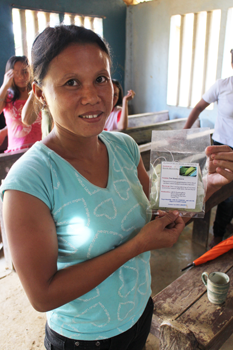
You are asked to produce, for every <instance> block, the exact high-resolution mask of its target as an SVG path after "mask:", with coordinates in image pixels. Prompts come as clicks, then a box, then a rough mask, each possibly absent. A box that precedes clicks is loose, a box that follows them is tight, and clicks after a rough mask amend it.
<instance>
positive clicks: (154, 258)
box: [0, 211, 233, 350]
mask: <svg viewBox="0 0 233 350" xmlns="http://www.w3.org/2000/svg"><path fill="white" fill-rule="evenodd" d="M214 214H215V212H214V211H213V214H212V222H213V218H214ZM212 222H211V226H212ZM191 236H192V225H189V226H187V227H186V228H185V229H184V231H183V232H182V234H181V236H180V238H179V240H178V242H177V243H176V244H175V245H174V247H172V248H169V249H160V250H157V251H152V253H151V273H152V295H155V294H157V293H158V292H160V291H161V290H162V289H163V288H165V287H166V286H167V285H168V284H170V283H171V282H172V281H173V280H175V279H176V278H177V277H179V276H180V275H181V274H182V272H181V269H182V268H183V267H185V266H187V265H188V264H189V263H191V262H192V261H193V260H195V259H196V258H197V257H198V256H200V255H201V254H203V253H204V251H205V250H204V248H202V247H200V246H199V245H198V244H195V243H193V242H192V240H191ZM210 239H211V233H210ZM0 257H1V256H0ZM1 274H4V259H3V258H0V278H1ZM10 278H12V276H9V279H10ZM7 280H8V277H5V278H4V279H2V280H1V283H7ZM21 297H22V294H21ZM7 302H9V300H8V301H7ZM14 302H16V301H15V300H14ZM42 321H43V322H44V320H42ZM232 344H233V336H231V337H230V338H229V339H228V340H227V341H226V342H225V344H224V345H223V346H222V347H221V350H232V349H233V345H232ZM35 346H37V347H36V348H37V349H38V350H40V349H44V347H43V344H42V342H41V344H39V345H38V344H37V345H36V344H35ZM18 348H19V349H21V347H20V346H19V347H18ZM9 349H10V348H9ZM30 349H34V347H32V348H31V347H30ZM4 350H5V349H4ZM23 350H28V349H23ZM119 350H120V349H119ZM146 350H159V341H158V339H157V338H155V337H154V336H153V335H150V336H149V338H148V341H147V344H146Z"/></svg>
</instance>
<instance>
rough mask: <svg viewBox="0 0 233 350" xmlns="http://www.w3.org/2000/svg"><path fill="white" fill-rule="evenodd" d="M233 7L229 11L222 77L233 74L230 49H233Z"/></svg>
mask: <svg viewBox="0 0 233 350" xmlns="http://www.w3.org/2000/svg"><path fill="white" fill-rule="evenodd" d="M232 32H233V7H232V8H229V10H228V12H227V24H226V33H225V42H224V51H223V64H222V79H224V78H228V77H230V76H232V75H233V71H232V67H231V55H230V51H231V49H233V37H232Z"/></svg>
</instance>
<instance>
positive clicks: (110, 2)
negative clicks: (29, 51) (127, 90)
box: [0, 0, 126, 84]
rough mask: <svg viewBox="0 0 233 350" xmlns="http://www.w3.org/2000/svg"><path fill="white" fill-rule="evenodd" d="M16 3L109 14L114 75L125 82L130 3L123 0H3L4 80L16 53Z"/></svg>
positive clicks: (0, 70) (0, 59)
mask: <svg viewBox="0 0 233 350" xmlns="http://www.w3.org/2000/svg"><path fill="white" fill-rule="evenodd" d="M12 3H14V6H15V7H17V6H19V7H24V8H28V9H40V10H47V11H50V12H52V11H56V12H60V13H61V14H62V13H64V12H69V13H75V14H82V15H86V16H88V15H96V16H104V17H106V18H105V19H104V20H103V34H104V38H105V39H106V40H107V42H108V43H109V45H110V47H111V50H112V58H113V69H112V73H113V77H114V78H115V79H119V80H120V81H121V83H122V84H123V83H124V67H125V22H126V5H125V3H124V2H123V0H49V1H48V0H14V1H12V0H0V47H1V50H0V84H2V81H3V76H4V72H5V65H6V62H7V60H8V58H9V57H10V56H12V55H14V54H15V53H14V37H13V30H12V20H11V4H12Z"/></svg>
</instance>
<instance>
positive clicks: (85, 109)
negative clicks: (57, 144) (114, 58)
mask: <svg viewBox="0 0 233 350" xmlns="http://www.w3.org/2000/svg"><path fill="white" fill-rule="evenodd" d="M37 96H38V95H37ZM43 98H45V100H46V103H47V105H48V107H49V110H50V113H51V114H52V116H53V119H54V123H55V125H56V127H57V129H58V130H60V131H62V132H63V133H69V134H70V133H71V134H75V135H77V136H81V137H89V136H96V135H98V134H99V133H100V132H101V131H102V130H103V129H104V125H105V121H106V119H107V117H108V116H109V114H110V112H111V110H112V101H113V86H112V82H111V74H110V62H109V58H108V56H107V54H106V53H105V52H103V51H102V50H101V49H100V48H99V47H98V46H97V45H91V44H86V45H80V44H72V45H70V46H68V47H67V48H66V49H64V50H63V51H62V52H61V53H60V54H59V55H58V56H56V57H55V58H54V59H53V60H52V61H51V63H50V65H49V69H48V72H47V75H46V76H45V78H44V80H43V84H42V94H41V99H43ZM41 99H40V101H42V100H41Z"/></svg>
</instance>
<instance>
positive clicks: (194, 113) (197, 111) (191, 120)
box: [184, 99, 209, 129]
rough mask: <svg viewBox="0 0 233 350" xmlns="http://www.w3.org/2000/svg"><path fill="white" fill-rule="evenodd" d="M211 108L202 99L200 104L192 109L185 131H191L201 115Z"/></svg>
mask: <svg viewBox="0 0 233 350" xmlns="http://www.w3.org/2000/svg"><path fill="white" fill-rule="evenodd" d="M207 106H209V103H207V102H206V101H204V100H203V99H201V100H200V101H199V102H198V104H197V105H196V106H195V107H194V108H193V109H192V111H191V113H190V114H189V117H188V119H187V121H186V123H185V125H184V129H189V128H191V127H192V125H193V124H194V122H195V121H196V120H197V118H198V117H199V115H200V113H201V112H202V111H203V110H204V109H205V108H206V107H207Z"/></svg>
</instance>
